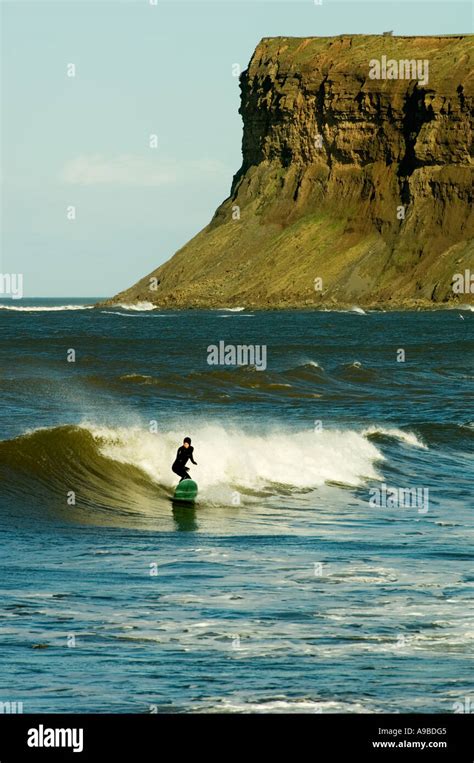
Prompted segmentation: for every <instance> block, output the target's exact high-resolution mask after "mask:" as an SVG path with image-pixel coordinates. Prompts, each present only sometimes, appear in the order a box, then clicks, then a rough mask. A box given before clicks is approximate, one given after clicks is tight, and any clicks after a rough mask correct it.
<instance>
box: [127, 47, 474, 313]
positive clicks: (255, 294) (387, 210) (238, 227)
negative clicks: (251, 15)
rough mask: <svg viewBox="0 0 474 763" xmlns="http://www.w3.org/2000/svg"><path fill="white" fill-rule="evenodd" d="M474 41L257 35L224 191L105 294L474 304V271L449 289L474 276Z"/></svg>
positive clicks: (263, 302)
mask: <svg viewBox="0 0 474 763" xmlns="http://www.w3.org/2000/svg"><path fill="white" fill-rule="evenodd" d="M472 40H473V38H472V37H470V36H462V35H460V36H450V37H390V36H372V35H371V36H365V35H356V36H341V37H334V38H308V39H296V38H271V39H264V40H262V42H261V43H260V44H259V45H258V47H257V49H256V51H255V53H254V55H253V57H252V60H251V62H250V65H249V68H248V69H247V71H246V72H244V73H243V74H242V77H241V90H242V102H241V108H240V113H241V114H242V117H243V122H244V133H243V145H242V153H243V164H242V167H241V168H240V170H239V171H238V172H237V174H236V175H235V177H234V181H233V184H232V189H231V195H230V197H229V198H228V199H227V200H226V201H224V203H223V204H222V205H221V206H220V207H219V208H218V210H217V211H216V213H215V215H214V217H213V219H212V221H211V222H210V224H209V225H208V226H207V227H206V228H205V229H204V230H203V231H201V232H200V233H199V234H198V235H197V236H196V237H195V238H193V239H192V240H191V241H190V242H189V243H188V244H186V245H185V246H184V247H183V248H182V249H181V250H180V251H179V252H177V253H176V254H175V255H174V257H173V258H172V259H171V260H169V261H168V262H167V263H165V264H164V265H162V266H161V267H159V268H158V269H157V270H156V271H155V272H154V273H152V274H150V276H147V277H146V278H144V279H142V280H141V281H139V282H138V284H136V285H135V286H133V287H132V288H131V289H128V290H127V291H125V292H122V293H121V294H119V295H117V297H115V298H114V300H112V301H115V302H117V301H118V302H120V301H127V302H130V301H136V300H147V301H152V302H155V303H156V304H158V305H161V306H183V307H185V306H194V307H218V306H232V305H245V306H249V307H268V308H274V307H297V306H304V307H308V306H331V305H348V304H354V303H356V304H359V305H372V306H373V305H380V306H384V307H387V306H388V307H390V306H394V307H395V306H416V305H422V306H429V305H432V304H433V303H436V304H437V303H440V302H447V301H453V302H456V301H458V302H460V303H472V301H473V298H474V294H471V293H469V290H468V289H466V284H467V281H466V279H465V281H464V283H465V288H464V293H462V291H459V288H457V289H456V291H457V292H459V293H456V292H453V286H452V284H453V277H454V276H455V274H458V273H460V274H461V273H462V274H464V273H465V271H466V270H470V272H471V273H472V274H473V275H474V244H473V234H474V218H473V207H472V199H473V193H472V158H471V148H472V103H473V79H474V75H473V67H472V58H473V42H472ZM415 66H418V69H417V70H415V68H414V67H415ZM377 67H378V74H379V77H380V78H378V79H377V78H376V75H377ZM394 75H396V77H397V78H392V77H394ZM384 76H385V78H383V77H384ZM185 264H186V279H185V280H184V278H183V274H184V265H185ZM472 289H473V292H474V285H473V286H472ZM466 291H467V293H466Z"/></svg>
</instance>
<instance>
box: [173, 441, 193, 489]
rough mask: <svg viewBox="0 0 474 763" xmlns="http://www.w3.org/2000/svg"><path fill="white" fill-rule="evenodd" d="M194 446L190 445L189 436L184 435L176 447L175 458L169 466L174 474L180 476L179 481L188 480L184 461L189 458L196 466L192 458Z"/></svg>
mask: <svg viewBox="0 0 474 763" xmlns="http://www.w3.org/2000/svg"><path fill="white" fill-rule="evenodd" d="M193 453H194V448H193V447H192V445H191V438H190V437H185V438H184V440H183V444H182V445H181V447H180V448H178V452H177V453H176V458H175V461H174V464H173V466H172V467H171V468H172V470H173V471H174V473H175V474H177V475H178V476H179V477H181V479H180V482H182V481H183V480H190V479H191V477H190V476H189V471H188V469H187V468H186V462H187V461H188V459H191V463H192V464H194V466H197V463H196V461H195V460H194V458H193Z"/></svg>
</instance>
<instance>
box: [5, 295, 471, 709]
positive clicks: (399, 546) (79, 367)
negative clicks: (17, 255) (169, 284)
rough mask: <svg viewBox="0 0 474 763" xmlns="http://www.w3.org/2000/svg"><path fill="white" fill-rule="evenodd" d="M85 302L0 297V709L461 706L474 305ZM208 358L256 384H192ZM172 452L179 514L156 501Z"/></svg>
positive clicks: (467, 608) (467, 651) (466, 637)
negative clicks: (185, 455)
mask: <svg viewBox="0 0 474 763" xmlns="http://www.w3.org/2000/svg"><path fill="white" fill-rule="evenodd" d="M94 301H95V300H90V299H89V300H64V299H63V300H21V302H6V301H5V302H3V303H2V304H0V329H1V331H0V347H1V357H2V364H1V375H0V386H1V391H2V410H3V416H2V434H1V441H0V531H1V535H2V554H1V583H0V587H1V595H0V638H1V645H2V648H1V651H0V660H1V691H0V701H2V702H6V701H10V702H14V701H16V702H23V708H24V711H25V712H107V711H112V712H136V713H147V712H154V711H156V710H157V711H158V712H216V711H227V712H323V713H326V712H328V713H330V712H369V713H370V712H400V713H404V712H410V711H415V712H416V711H419V712H450V711H452V710H453V708H454V706H455V705H454V703H466V700H467V701H468V700H469V698H470V699H471V701H474V700H473V695H474V692H473V685H472V644H473V635H474V626H473V587H474V572H473V564H472V559H473V553H472V548H473V547H472V541H473V535H474V533H473V529H472V507H473V502H472V463H473V460H472V455H473V443H474V425H473V419H474V417H473V415H472V378H473V370H474V369H473V360H472V359H473V345H474V341H473V340H474V335H473V320H474V316H473V313H472V310H469V309H467V308H466V309H452V310H440V311H432V312H387V313H382V312H368V313H363V312H361V311H349V312H299V311H294V312H252V311H249V310H244V309H242V310H240V311H230V310H227V311H225V310H216V311H170V310H167V311H164V310H159V309H156V310H150V309H147V308H148V307H149V306H148V305H142V306H141V309H139V310H131V309H127V308H125V307H123V306H115V307H102V308H100V307H99V308H91V307H89V306H90V305H91V304H93V303H94ZM66 308H67V309H66ZM220 341H224V342H225V343H226V344H232V345H259V346H265V347H266V349H267V359H266V360H267V363H266V368H265V369H264V370H257V369H256V368H252V367H230V366H212V365H209V363H208V347H209V346H210V345H213V344H218V343H219V342H220ZM400 350H403V351H404V353H405V360H404V362H400V358H401V355H403V353H400ZM71 351H74V352H73V353H72V352H71ZM73 358H74V362H69V361H71V360H73ZM186 435H189V436H190V437H191V438H192V440H193V445H194V447H195V458H196V461H197V463H198V465H197V466H192V465H191V475H192V476H193V478H195V479H196V480H197V482H198V484H199V495H198V501H197V503H196V504H195V505H194V506H186V505H184V506H183V505H179V504H176V503H173V501H172V496H173V489H174V486H175V484H176V481H177V478H176V476H175V475H174V474H173V473H172V471H171V469H170V466H171V463H172V461H173V459H174V456H175V452H176V449H177V447H178V446H179V445H180V444H181V442H182V439H183V437H184V436H186ZM401 490H412V491H415V490H418V492H417V493H416V492H413V493H412V494H411V495H412V496H417V498H416V500H415V499H413V500H412V503H411V504H410V505H405V504H404V503H403V501H402V500H401V498H400V496H401V495H402V494H401V492H400V491H401ZM387 496H392V500H391V501H390V500H388V501H386V500H385V499H386V498H387ZM378 499H379V500H378ZM418 499H419V500H418Z"/></svg>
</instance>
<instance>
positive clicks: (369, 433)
mask: <svg viewBox="0 0 474 763" xmlns="http://www.w3.org/2000/svg"><path fill="white" fill-rule="evenodd" d="M362 434H363V435H364V436H365V437H372V438H375V439H376V438H379V437H380V438H384V437H391V438H394V439H396V440H401V441H402V442H404V443H406V444H407V445H412V446H413V447H415V448H422V449H423V450H427V449H428V447H427V445H425V443H424V442H423V441H422V440H420V439H419V438H418V437H417V436H416V434H414V433H413V432H405V431H404V430H403V429H397V428H387V427H378V426H372V427H368V428H367V429H364V431H363V432H362Z"/></svg>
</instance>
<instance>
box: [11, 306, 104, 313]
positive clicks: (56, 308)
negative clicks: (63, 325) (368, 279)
mask: <svg viewBox="0 0 474 763" xmlns="http://www.w3.org/2000/svg"><path fill="white" fill-rule="evenodd" d="M93 309H94V305H54V306H49V307H48V306H44V307H43V306H39V305H32V306H30V307H26V306H25V307H16V306H13V305H0V310H14V311H17V312H22V313H57V312H62V311H64V310H93Z"/></svg>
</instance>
